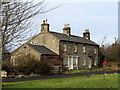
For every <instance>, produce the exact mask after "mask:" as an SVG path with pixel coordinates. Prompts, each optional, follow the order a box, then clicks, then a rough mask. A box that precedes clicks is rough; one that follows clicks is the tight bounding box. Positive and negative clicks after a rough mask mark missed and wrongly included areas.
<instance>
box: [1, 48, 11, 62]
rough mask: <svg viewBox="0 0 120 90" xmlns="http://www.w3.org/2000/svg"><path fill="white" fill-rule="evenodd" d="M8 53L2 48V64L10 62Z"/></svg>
mask: <svg viewBox="0 0 120 90" xmlns="http://www.w3.org/2000/svg"><path fill="white" fill-rule="evenodd" d="M10 56H11V54H10V52H9V51H8V50H6V49H5V48H3V50H2V63H5V62H10Z"/></svg>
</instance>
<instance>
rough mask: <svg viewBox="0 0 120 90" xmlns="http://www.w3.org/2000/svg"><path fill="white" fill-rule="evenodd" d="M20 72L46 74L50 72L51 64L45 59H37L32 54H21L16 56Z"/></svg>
mask: <svg viewBox="0 0 120 90" xmlns="http://www.w3.org/2000/svg"><path fill="white" fill-rule="evenodd" d="M16 69H17V70H18V72H19V73H20V74H25V75H30V74H31V73H33V74H40V75H47V74H51V70H52V64H50V62H48V61H47V60H42V61H39V60H37V59H36V58H35V57H34V56H33V55H30V54H29V55H27V56H21V57H18V58H17V68H16Z"/></svg>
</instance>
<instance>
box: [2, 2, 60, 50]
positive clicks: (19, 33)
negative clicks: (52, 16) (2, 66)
mask: <svg viewBox="0 0 120 90" xmlns="http://www.w3.org/2000/svg"><path fill="white" fill-rule="evenodd" d="M45 6H46V5H45V0H43V1H41V2H39V3H36V4H35V3H34V2H33V1H30V2H27V1H26V2H17V1H16V0H14V1H13V0H12V1H10V2H7V3H3V4H2V9H1V12H2V15H3V16H2V20H1V23H2V46H3V47H7V49H8V48H9V49H10V48H13V47H15V46H17V47H18V46H19V45H21V44H22V43H23V42H25V41H28V40H29V39H31V37H33V36H34V35H32V36H31V34H32V30H33V28H35V25H34V24H33V23H32V22H31V21H32V18H33V17H35V16H36V15H39V14H43V13H46V12H49V11H51V10H53V9H55V8H57V7H59V6H56V7H53V8H51V9H48V10H45Z"/></svg>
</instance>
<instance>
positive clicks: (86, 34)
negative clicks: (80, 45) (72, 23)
mask: <svg viewBox="0 0 120 90" xmlns="http://www.w3.org/2000/svg"><path fill="white" fill-rule="evenodd" d="M83 37H84V38H86V39H88V40H90V33H89V30H84V32H83Z"/></svg>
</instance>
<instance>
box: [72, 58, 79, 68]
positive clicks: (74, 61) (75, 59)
mask: <svg viewBox="0 0 120 90" xmlns="http://www.w3.org/2000/svg"><path fill="white" fill-rule="evenodd" d="M77 58H78V57H73V66H76V65H77Z"/></svg>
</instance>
